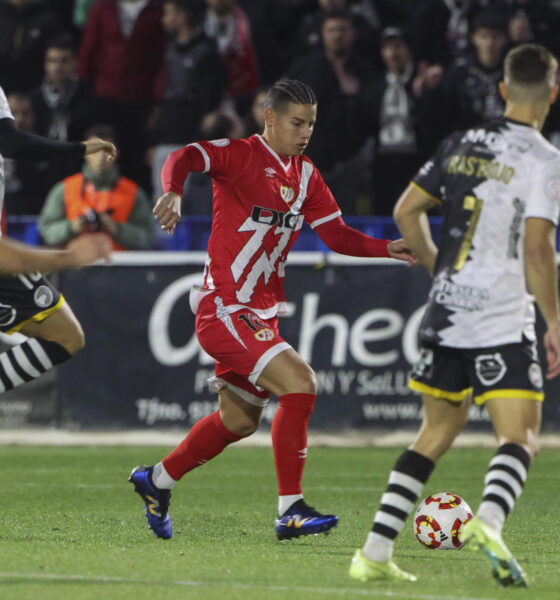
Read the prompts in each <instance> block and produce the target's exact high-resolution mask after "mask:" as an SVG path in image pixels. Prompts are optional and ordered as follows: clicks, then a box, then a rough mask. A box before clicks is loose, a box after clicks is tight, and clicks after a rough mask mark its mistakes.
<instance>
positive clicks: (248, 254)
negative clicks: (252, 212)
mask: <svg viewBox="0 0 560 600" xmlns="http://www.w3.org/2000/svg"><path fill="white" fill-rule="evenodd" d="M271 229H272V225H269V224H268V223H255V221H253V219H252V218H251V217H247V218H246V219H245V221H243V224H242V225H241V227H239V229H238V230H237V231H238V232H240V231H241V232H243V231H254V232H255V233H254V234H253V235H252V236H251V237H250V238H249V239H248V240H247V242H246V243H245V245H244V246H243V248H241V250H240V251H239V254H238V255H237V256H236V257H235V260H234V261H233V263H232V265H231V273H232V275H233V280H234V281H235V283H237V282H238V281H239V278H240V277H241V275H243V271H245V269H246V268H247V265H248V264H249V263H250V262H251V259H252V258H253V256H255V254H256V253H257V252H258V251H259V250H260V249H261V248H262V241H263V239H264V236H265V235H266V234H267V233H268V232H269V231H270V230H271Z"/></svg>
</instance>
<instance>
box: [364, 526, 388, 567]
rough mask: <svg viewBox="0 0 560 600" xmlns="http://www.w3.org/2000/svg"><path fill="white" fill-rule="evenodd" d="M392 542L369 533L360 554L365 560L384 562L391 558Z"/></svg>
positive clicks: (371, 532) (382, 536) (376, 534)
mask: <svg viewBox="0 0 560 600" xmlns="http://www.w3.org/2000/svg"><path fill="white" fill-rule="evenodd" d="M393 543H394V542H393V540H390V539H389V538H387V537H385V536H384V535H380V534H379V533H374V532H373V531H370V532H369V534H368V536H367V540H366V543H365V544H364V547H363V548H362V552H363V554H364V556H365V557H366V558H369V559H370V560H375V561H377V562H385V561H387V560H390V559H391V557H392V556H393Z"/></svg>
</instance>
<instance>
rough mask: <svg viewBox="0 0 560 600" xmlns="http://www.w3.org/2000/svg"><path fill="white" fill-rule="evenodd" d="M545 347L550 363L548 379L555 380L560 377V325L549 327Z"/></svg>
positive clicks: (547, 373)
mask: <svg viewBox="0 0 560 600" xmlns="http://www.w3.org/2000/svg"><path fill="white" fill-rule="evenodd" d="M544 347H545V350H546V362H547V363H548V369H547V372H546V378H547V379H553V378H554V377H556V376H557V375H560V325H558V324H553V325H551V326H549V327H548V329H547V330H546V333H545V335H544Z"/></svg>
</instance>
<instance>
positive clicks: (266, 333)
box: [255, 327, 274, 342]
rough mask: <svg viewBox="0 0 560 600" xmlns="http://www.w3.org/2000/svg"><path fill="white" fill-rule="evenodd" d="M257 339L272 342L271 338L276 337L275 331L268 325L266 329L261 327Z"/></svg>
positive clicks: (256, 335) (256, 334)
mask: <svg viewBox="0 0 560 600" xmlns="http://www.w3.org/2000/svg"><path fill="white" fill-rule="evenodd" d="M255 339H256V340H258V341H259V342H270V340H272V339H274V332H273V331H272V329H269V328H268V327H265V328H264V329H259V330H258V331H257V332H256V333H255Z"/></svg>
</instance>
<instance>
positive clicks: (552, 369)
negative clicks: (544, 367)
mask: <svg viewBox="0 0 560 600" xmlns="http://www.w3.org/2000/svg"><path fill="white" fill-rule="evenodd" d="M524 244H525V252H524V254H525V272H526V277H527V283H528V285H529V289H530V291H531V293H532V294H533V295H534V296H535V300H536V301H537V305H538V307H539V310H540V311H541V314H542V316H543V318H544V320H545V322H546V326H547V331H546V334H545V336H544V345H545V349H546V358H547V362H548V372H547V374H546V376H547V378H548V379H551V378H552V377H556V375H559V374H560V312H559V308H558V272H557V267H556V225H555V224H554V223H553V222H552V221H549V220H547V219H539V218H534V217H533V218H532V217H530V218H528V219H526V221H525V240H524Z"/></svg>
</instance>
